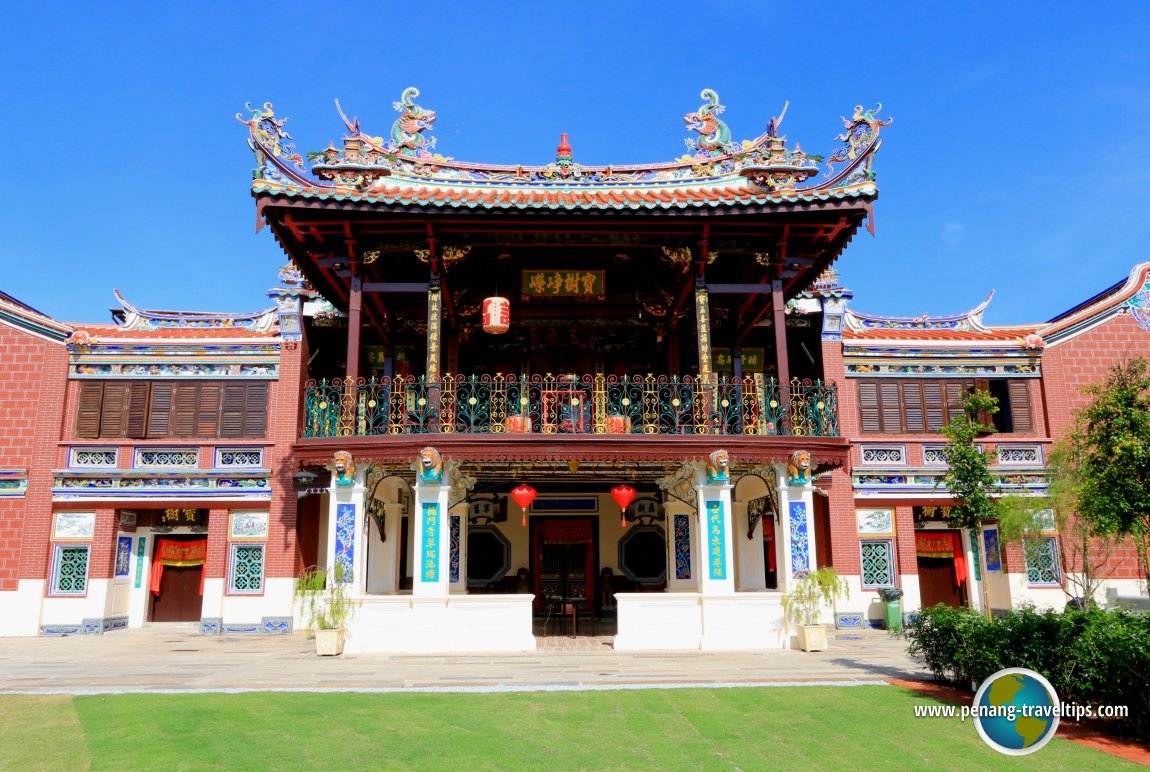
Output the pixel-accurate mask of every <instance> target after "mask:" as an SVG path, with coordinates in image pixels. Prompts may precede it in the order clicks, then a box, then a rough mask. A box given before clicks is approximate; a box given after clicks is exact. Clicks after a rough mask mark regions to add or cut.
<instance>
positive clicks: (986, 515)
mask: <svg viewBox="0 0 1150 772" xmlns="http://www.w3.org/2000/svg"><path fill="white" fill-rule="evenodd" d="M961 405H962V414H961V415H959V416H958V417H957V418H955V419H954V420H953V421H951V422H950V423H948V424H947V425H946V426H944V427H942V436H944V437H946V439H947V444H946V446H945V447H944V448H943V455H944V456H945V458H946V463H947V466H948V469H947V470H946V475H945V476H944V477H943V480H942V481H943V484H944V485H946V488H947V490H948V491H950V495H951V496H952V497H953V498H954V500H955V502H956V503H955V504H954V505H953V506H951V508H950V524H951V525H953V526H955V527H958V528H965V529H967V530H969V531H970V533H971V536H972V538H973V539H974V542H975V543H974V549H976V550H978V554H979V562H980V564H981V565H983V566H985V565H986V555H985V553H984V551H983V539H982V527H983V524H985V523H986V522H988V521H990V520H996V519H998V515H999V501H998V500H999V498H1000V497H1001V495H1002V491H1001V489H1000V487H999V485H998V481H997V480H995V479H994V476H993V475H991V473H990V463H989V462H988V461H987V460H986V454H984V453H983V452H982V450H981V449H980V448H979V447H978V445H977V444H976V443H975V440H977V439H978V438H979V437H982V436H983V435H986V434H990V433H992V432H993V431H994V427H993V426H991V425H989V424H986V423H983V422H982V417H983V416H992V415H994V414H995V413H997V412H998V400H997V399H995V398H994V397H992V396H991V395H990V392H987V391H979V390H973V391H969V392H967V394H966V396H965V397H963V399H962V402H961ZM982 605H983V608H984V609H985V611H986V614H987V616H989V615H990V603H989V602H988V598H987V595H986V582H983V583H982Z"/></svg>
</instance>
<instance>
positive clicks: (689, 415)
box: [304, 375, 838, 437]
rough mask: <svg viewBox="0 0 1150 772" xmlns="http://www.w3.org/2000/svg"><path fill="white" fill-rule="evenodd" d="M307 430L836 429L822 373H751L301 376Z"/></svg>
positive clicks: (329, 433)
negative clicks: (814, 376) (784, 376)
mask: <svg viewBox="0 0 1150 772" xmlns="http://www.w3.org/2000/svg"><path fill="white" fill-rule="evenodd" d="M305 395H306V397H305V403H304V421H305V422H304V437H353V436H354V437H370V436H383V435H388V434H660V435H668V434H716V435H760V436H774V435H784V436H799V437H802V436H805V437H835V436H838V393H837V391H836V389H835V387H834V386H832V385H829V384H825V383H823V382H822V381H811V380H801V381H800V380H799V379H797V378H796V379H793V380H792V381H791V384H790V385H789V386H783V387H780V385H779V384H778V382H776V381H775V380H774V379H773V378H772V379H763V378H762V376H748V377H746V378H743V379H741V380H736V379H732V378H726V377H714V376H711V377H704V378H699V377H692V376H684V377H681V378H680V377H677V376H675V377H667V376H653V375H647V376H638V375H635V376H615V375H606V376H604V375H560V376H555V375H523V376H518V377H516V376H506V375H470V376H466V375H445V376H444V377H443V378H442V379H441V380H438V381H428V380H427V379H426V378H424V377H423V376H396V377H394V378H391V379H383V380H376V379H374V378H373V379H370V380H363V379H359V381H358V382H356V383H354V384H352V383H345V382H344V381H343V380H341V379H339V378H336V379H333V380H330V381H329V380H321V381H318V382H317V381H308V383H307V385H306V388H305Z"/></svg>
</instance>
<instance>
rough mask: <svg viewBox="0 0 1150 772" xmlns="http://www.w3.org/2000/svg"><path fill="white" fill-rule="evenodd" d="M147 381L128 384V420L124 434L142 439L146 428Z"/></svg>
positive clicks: (145, 434)
mask: <svg viewBox="0 0 1150 772" xmlns="http://www.w3.org/2000/svg"><path fill="white" fill-rule="evenodd" d="M148 385H149V384H148V382H147V381H133V382H132V383H129V384H128V420H127V421H126V423H125V430H124V436H125V437H131V438H132V439H137V440H138V439H143V438H144V437H145V436H147V429H148Z"/></svg>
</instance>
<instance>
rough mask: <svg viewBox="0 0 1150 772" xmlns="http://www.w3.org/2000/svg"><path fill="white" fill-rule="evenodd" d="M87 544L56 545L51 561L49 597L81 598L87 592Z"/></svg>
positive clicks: (88, 549) (89, 548)
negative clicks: (66, 596) (70, 596)
mask: <svg viewBox="0 0 1150 772" xmlns="http://www.w3.org/2000/svg"><path fill="white" fill-rule="evenodd" d="M90 550H91V547H90V546H89V545H87V544H57V545H56V550H55V552H54V555H53V559H52V584H51V587H50V590H49V594H50V595H72V596H82V595H85V594H87V592H88V555H89V552H90Z"/></svg>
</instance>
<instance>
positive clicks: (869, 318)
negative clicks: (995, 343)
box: [846, 290, 994, 332]
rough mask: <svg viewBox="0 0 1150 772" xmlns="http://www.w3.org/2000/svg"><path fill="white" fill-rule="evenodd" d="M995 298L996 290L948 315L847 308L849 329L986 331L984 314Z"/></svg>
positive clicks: (858, 330) (860, 330)
mask: <svg viewBox="0 0 1150 772" xmlns="http://www.w3.org/2000/svg"><path fill="white" fill-rule="evenodd" d="M993 298H994V290H991V291H990V294H989V295H987V296H986V300H984V301H982V302H981V303H979V304H978V305H977V306H975V307H974V308H972V309H970V310H969V311H964V312H962V313H959V314H949V315H946V316H931V315H930V314H923V315H921V316H881V315H879V314H864V313H860V312H858V311H855V310H854V309H852V308H848V309H847V310H846V324H847V329H849V330H853V331H855V332H862V331H864V330H962V331H973V332H986V331H987V328H986V326H985V325H984V324H983V323H982V314H983V313H984V312H985V311H986V308H987V306H989V305H990V301H991V300H992V299H993Z"/></svg>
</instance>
